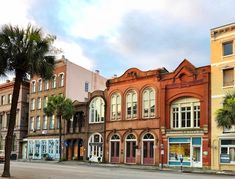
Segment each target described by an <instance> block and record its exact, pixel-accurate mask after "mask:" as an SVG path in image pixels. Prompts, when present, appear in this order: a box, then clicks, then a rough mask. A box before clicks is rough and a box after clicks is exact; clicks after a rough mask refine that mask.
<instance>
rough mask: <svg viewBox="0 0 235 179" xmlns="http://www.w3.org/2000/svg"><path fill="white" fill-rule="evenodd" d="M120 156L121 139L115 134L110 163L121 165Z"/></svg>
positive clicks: (111, 145)
mask: <svg viewBox="0 0 235 179" xmlns="http://www.w3.org/2000/svg"><path fill="white" fill-rule="evenodd" d="M119 155H120V137H119V136H118V135H117V134H114V135H113V136H112V137H111V139H110V161H111V163H119Z"/></svg>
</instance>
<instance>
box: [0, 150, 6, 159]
mask: <svg viewBox="0 0 235 179" xmlns="http://www.w3.org/2000/svg"><path fill="white" fill-rule="evenodd" d="M4 161H5V151H4V150H0V162H4Z"/></svg>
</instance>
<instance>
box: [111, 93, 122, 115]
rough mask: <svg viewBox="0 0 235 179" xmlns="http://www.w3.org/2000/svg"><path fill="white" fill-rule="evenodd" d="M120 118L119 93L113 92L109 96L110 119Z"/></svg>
mask: <svg viewBox="0 0 235 179" xmlns="http://www.w3.org/2000/svg"><path fill="white" fill-rule="evenodd" d="M120 118H121V95H120V94H118V93H115V94H113V95H112V97H111V119H112V120H118V119H120Z"/></svg>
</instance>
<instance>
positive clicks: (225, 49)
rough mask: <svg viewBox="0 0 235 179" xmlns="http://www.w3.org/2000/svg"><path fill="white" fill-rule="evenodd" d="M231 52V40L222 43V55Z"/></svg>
mask: <svg viewBox="0 0 235 179" xmlns="http://www.w3.org/2000/svg"><path fill="white" fill-rule="evenodd" d="M231 54H233V42H229V43H224V44H223V55H224V56H226V55H231Z"/></svg>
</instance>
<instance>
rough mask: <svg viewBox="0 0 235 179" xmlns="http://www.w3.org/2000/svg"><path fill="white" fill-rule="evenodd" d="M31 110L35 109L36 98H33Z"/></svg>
mask: <svg viewBox="0 0 235 179" xmlns="http://www.w3.org/2000/svg"><path fill="white" fill-rule="evenodd" d="M31 110H35V99H34V98H32V99H31Z"/></svg>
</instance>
